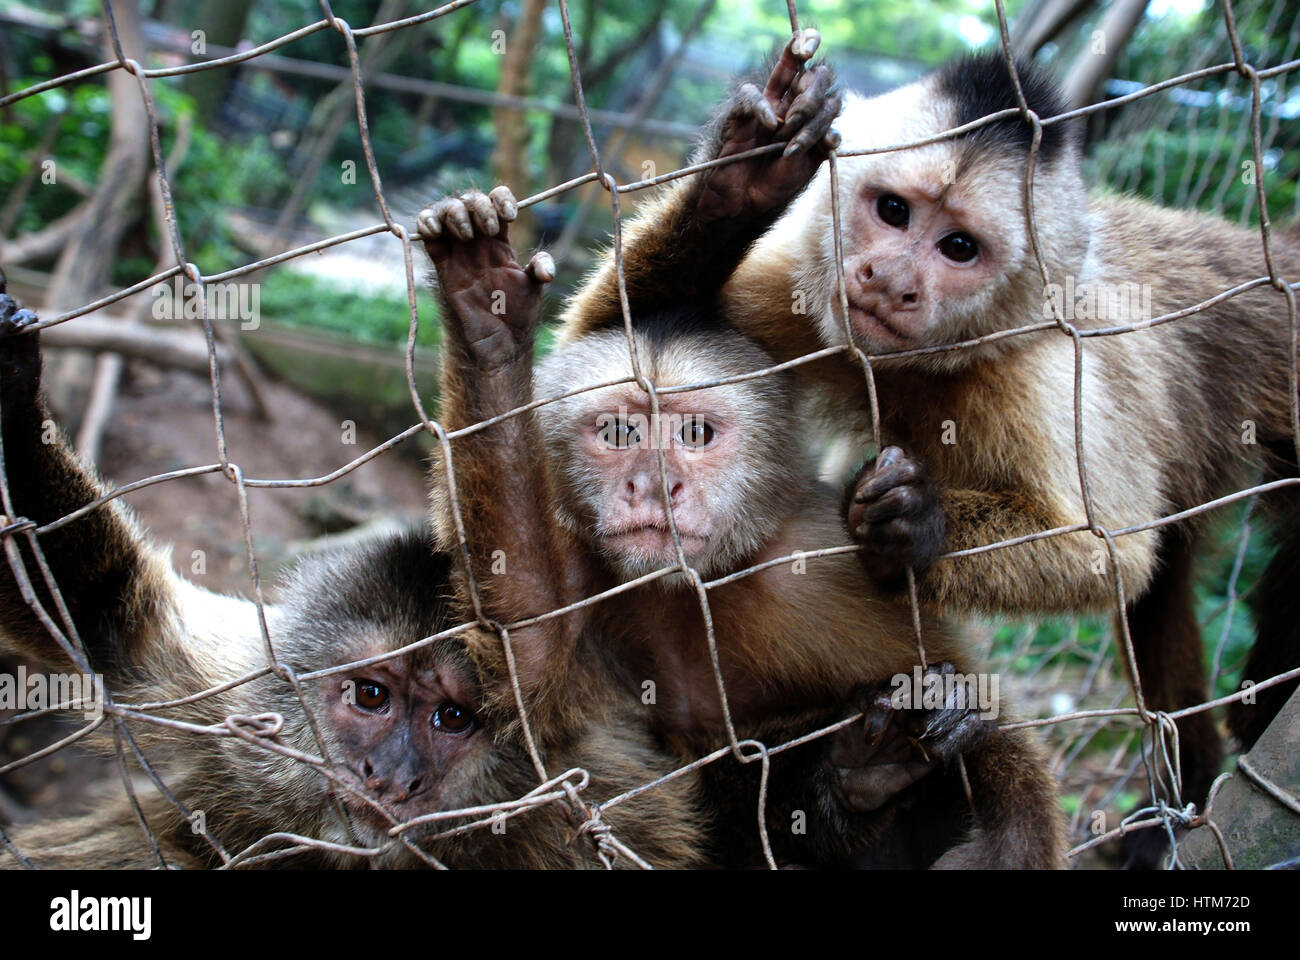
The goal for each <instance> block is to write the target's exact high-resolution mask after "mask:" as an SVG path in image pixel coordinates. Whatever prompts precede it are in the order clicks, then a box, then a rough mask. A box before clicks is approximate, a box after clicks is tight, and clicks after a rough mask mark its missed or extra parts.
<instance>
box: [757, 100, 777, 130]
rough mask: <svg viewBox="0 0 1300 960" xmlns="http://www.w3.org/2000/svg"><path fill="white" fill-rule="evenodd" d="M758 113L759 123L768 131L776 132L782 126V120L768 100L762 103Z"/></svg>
mask: <svg viewBox="0 0 1300 960" xmlns="http://www.w3.org/2000/svg"><path fill="white" fill-rule="evenodd" d="M757 113H758V122H759V123H761V124H762V125H763V126H765V127H767V129H769V130H775V129H776V128H777V127H778V126H780V125H781V119H780V118H779V117H778V116H777V115H776V111H775V110H773V109H772V105H771V104H770V103H768V102H767V101H766V100H763V101H761V102H760V104H759V107H758V110H757Z"/></svg>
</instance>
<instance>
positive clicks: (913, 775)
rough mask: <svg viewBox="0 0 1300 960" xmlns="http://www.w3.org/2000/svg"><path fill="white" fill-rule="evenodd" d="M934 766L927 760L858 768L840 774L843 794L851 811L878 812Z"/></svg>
mask: <svg viewBox="0 0 1300 960" xmlns="http://www.w3.org/2000/svg"><path fill="white" fill-rule="evenodd" d="M934 767H935V765H934V764H933V763H930V762H927V761H925V760H907V761H904V762H902V763H889V764H882V765H880V766H875V767H857V768H853V769H848V770H842V771H840V791H841V795H842V796H843V798H844V803H845V805H846V806H847V807H849V809H851V810H856V811H857V812H859V813H870V812H871V811H872V810H878V809H879V808H880V807H883V806H884V805H885V804H886V803H888V802H889V801H890V800H891V799H893V798H894V797H895V796H897V795H898V794H899V793H901V792H902V791H903V790H906V789H907V788H908V787H910V786H911V785H912V784H914V783H916V781H917V780H920V779H921V778H922V777H924V776H925V775H926V774H928V773H929V772H930V771H931V770H933V769H934Z"/></svg>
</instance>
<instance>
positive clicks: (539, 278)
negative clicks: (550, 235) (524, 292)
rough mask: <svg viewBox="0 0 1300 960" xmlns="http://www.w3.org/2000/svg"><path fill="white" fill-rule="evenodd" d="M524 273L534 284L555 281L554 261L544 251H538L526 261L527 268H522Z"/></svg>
mask: <svg viewBox="0 0 1300 960" xmlns="http://www.w3.org/2000/svg"><path fill="white" fill-rule="evenodd" d="M524 273H526V274H528V276H529V277H530V278H531V279H532V281H533V282H534V283H538V284H544V283H550V282H551V281H552V280H554V279H555V260H554V258H552V257H551V255H550V254H549V253H547V252H546V251H545V250H538V251H537V252H536V253H534V254H533V258H532V259H531V260H529V261H528V266H526V267H524Z"/></svg>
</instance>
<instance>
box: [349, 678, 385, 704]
mask: <svg viewBox="0 0 1300 960" xmlns="http://www.w3.org/2000/svg"><path fill="white" fill-rule="evenodd" d="M356 696H357V706H359V707H365V708H366V709H367V710H378V709H379V708H380V707H382V706H383V705H384V704H386V703H387V702H388V689H387V688H386V687H384V686H383V685H382V684H378V683H375V682H374V681H373V680H361V681H358V683H357V690H356Z"/></svg>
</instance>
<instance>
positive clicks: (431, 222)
mask: <svg viewBox="0 0 1300 960" xmlns="http://www.w3.org/2000/svg"><path fill="white" fill-rule="evenodd" d="M415 225H416V228H417V229H418V230H419V232H420V236H422V237H440V236H442V224H440V223H439V222H438V218H437V216H435V215H434V212H433V211H432V210H421V211H420V215H419V216H418V217H416V218H415Z"/></svg>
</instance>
